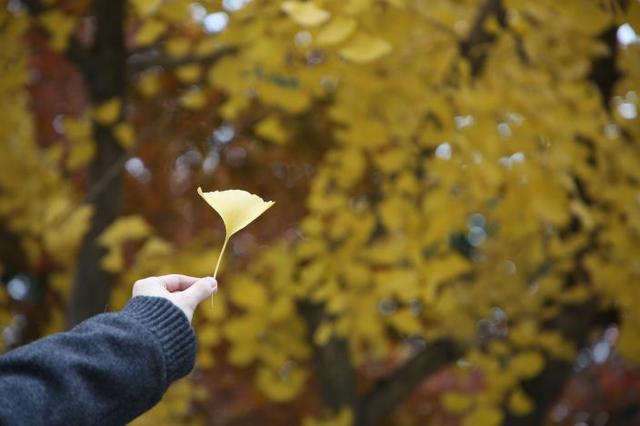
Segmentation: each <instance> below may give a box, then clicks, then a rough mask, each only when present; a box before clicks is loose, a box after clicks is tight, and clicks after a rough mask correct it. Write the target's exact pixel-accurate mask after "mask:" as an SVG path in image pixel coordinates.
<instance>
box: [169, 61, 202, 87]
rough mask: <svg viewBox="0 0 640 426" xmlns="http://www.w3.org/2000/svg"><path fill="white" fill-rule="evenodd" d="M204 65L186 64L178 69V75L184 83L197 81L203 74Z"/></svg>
mask: <svg viewBox="0 0 640 426" xmlns="http://www.w3.org/2000/svg"><path fill="white" fill-rule="evenodd" d="M202 71H203V70H202V67H201V66H200V65H198V64H189V65H184V66H181V67H179V68H178V69H176V71H175V73H176V77H178V80H180V81H181V82H182V83H188V84H190V83H195V82H196V81H198V80H199V79H200V76H201V75H202Z"/></svg>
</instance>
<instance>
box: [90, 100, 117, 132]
mask: <svg viewBox="0 0 640 426" xmlns="http://www.w3.org/2000/svg"><path fill="white" fill-rule="evenodd" d="M121 111H122V100H121V99H119V98H113V99H110V100H108V101H106V102H103V103H102V104H100V105H97V106H95V107H94V108H93V110H92V112H91V115H92V117H93V119H94V120H95V121H96V122H97V123H98V124H101V125H103V126H109V125H111V124H113V123H115V122H116V121H117V120H118V118H119V117H120V112H121Z"/></svg>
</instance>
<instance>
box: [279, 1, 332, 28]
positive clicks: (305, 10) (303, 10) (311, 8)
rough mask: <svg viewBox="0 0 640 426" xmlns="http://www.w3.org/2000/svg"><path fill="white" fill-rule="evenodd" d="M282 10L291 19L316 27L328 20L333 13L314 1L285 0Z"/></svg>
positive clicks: (303, 24) (306, 25)
mask: <svg viewBox="0 0 640 426" xmlns="http://www.w3.org/2000/svg"><path fill="white" fill-rule="evenodd" d="M282 10H283V11H284V12H285V13H287V14H288V15H289V16H290V17H291V19H293V20H294V21H296V22H297V23H298V24H300V25H302V26H305V27H315V26H317V25H320V24H322V23H324V22H326V21H327V20H328V19H329V17H330V16H331V14H330V13H329V12H327V11H326V10H322V9H321V8H319V7H318V6H317V5H316V4H315V2H314V1H306V2H302V1H285V2H283V3H282Z"/></svg>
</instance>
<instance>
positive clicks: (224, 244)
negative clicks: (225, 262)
mask: <svg viewBox="0 0 640 426" xmlns="http://www.w3.org/2000/svg"><path fill="white" fill-rule="evenodd" d="M228 241H229V237H227V236H226V235H225V237H224V243H222V250H220V255H219V256H218V262H217V263H216V269H215V270H214V271H213V278H215V277H216V275H218V268H220V261H221V260H222V254H223V253H224V250H225V249H226V248H227V242H228Z"/></svg>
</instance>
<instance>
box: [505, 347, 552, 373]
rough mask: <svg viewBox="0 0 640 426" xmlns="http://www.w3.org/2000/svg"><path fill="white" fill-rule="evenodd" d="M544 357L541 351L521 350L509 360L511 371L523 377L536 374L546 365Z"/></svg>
mask: <svg viewBox="0 0 640 426" xmlns="http://www.w3.org/2000/svg"><path fill="white" fill-rule="evenodd" d="M544 364H545V361H544V357H543V356H542V354H541V353H540V352H534V351H527V352H520V353H517V354H515V355H513V357H512V358H511V359H510V360H509V372H510V373H511V374H514V375H515V376H517V377H520V378H523V379H530V378H532V377H534V376H536V375H537V374H538V373H539V372H540V371H541V370H542V368H543V367H544Z"/></svg>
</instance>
